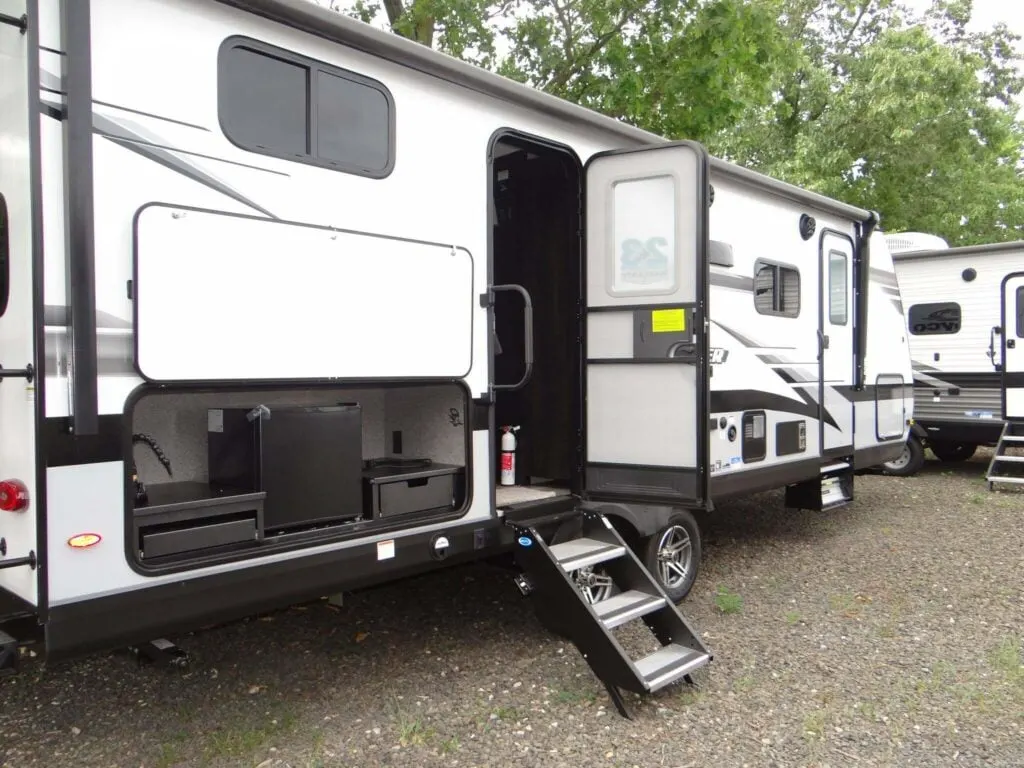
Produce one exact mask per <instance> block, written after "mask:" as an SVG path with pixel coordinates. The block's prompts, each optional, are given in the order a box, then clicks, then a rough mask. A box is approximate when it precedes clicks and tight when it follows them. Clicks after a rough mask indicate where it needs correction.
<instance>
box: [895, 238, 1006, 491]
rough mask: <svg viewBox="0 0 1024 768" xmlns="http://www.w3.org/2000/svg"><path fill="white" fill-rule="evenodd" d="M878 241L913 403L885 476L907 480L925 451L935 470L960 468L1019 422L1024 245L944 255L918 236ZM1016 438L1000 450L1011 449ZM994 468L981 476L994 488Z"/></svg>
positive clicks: (945, 249) (938, 243)
mask: <svg viewBox="0 0 1024 768" xmlns="http://www.w3.org/2000/svg"><path fill="white" fill-rule="evenodd" d="M886 239H887V240H888V243H889V249H890V251H891V252H892V254H893V259H894V261H895V264H896V276H897V279H898V280H899V288H900V294H901V296H902V300H903V305H904V307H905V310H906V318H907V330H908V332H909V334H910V355H911V360H912V364H913V367H914V392H915V398H914V424H913V426H912V431H911V433H910V435H909V437H908V439H907V445H906V447H905V449H904V451H903V453H902V454H901V455H900V456H899V457H897V458H896V459H894V460H892V461H890V462H888V463H886V464H885V465H884V469H885V471H887V472H889V473H890V474H894V475H912V474H915V473H916V472H917V471H918V470H920V469H921V467H922V466H923V464H924V461H925V454H924V451H925V448H930V449H931V451H932V453H934V454H935V456H936V457H937V458H939V459H940V460H942V461H946V462H958V461H966V460H967V459H969V458H971V457H972V456H973V455H974V454H975V452H976V450H977V449H978V447H979V446H997V447H998V446H999V443H1000V437H1001V436H1002V435H1003V434H1004V430H1005V428H1006V422H1007V421H1013V420H1014V419H1017V420H1020V419H1024V352H1018V348H1019V347H1018V345H1019V344H1020V343H1021V342H1019V341H1018V339H1020V338H1022V337H1024V315H1022V312H1024V241H1015V242H1008V243H993V244H988V245H973V246H966V247H960V248H950V247H949V246H948V244H947V243H946V242H945V241H944V240H942V239H941V238H938V237H936V236H934V235H925V234H921V233H913V232H911V233H898V234H896V233H894V234H889V235H886ZM1010 431H1011V432H1012V431H1013V429H1012V428H1011V430H1010ZM1015 436H1016V435H1013V434H1009V435H1007V437H1008V438H1011V439H1009V440H1006V441H1004V442H1008V443H1013V442H1020V441H1014V440H1012V438H1013V437H1015ZM1004 454H1005V451H1004V450H1003V448H1002V447H1000V448H999V450H998V451H997V455H1003V458H999V459H998V460H997V461H996V464H997V465H999V464H1004V465H1009V464H1012V463H1015V462H1013V461H1012V459H1013V458H1014V457H1013V456H1012V455H1004ZM995 469H997V470H1000V471H995V472H994V471H992V470H993V468H990V471H989V472H988V476H989V478H990V479H993V478H994V479H996V480H998V479H999V478H998V477H996V476H997V475H1000V474H1004V473H1003V472H1002V471H1001V470H1002V469H1003V467H996V468H995ZM1010 482H1012V479H1011V480H1010Z"/></svg>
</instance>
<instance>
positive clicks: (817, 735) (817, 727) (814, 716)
mask: <svg viewBox="0 0 1024 768" xmlns="http://www.w3.org/2000/svg"><path fill="white" fill-rule="evenodd" d="M826 718H827V715H826V713H825V710H823V709H816V710H814V711H813V712H811V713H810V714H808V715H807V716H806V717H804V737H805V738H806V739H807V740H808V741H820V740H821V739H823V738H825V720H826Z"/></svg>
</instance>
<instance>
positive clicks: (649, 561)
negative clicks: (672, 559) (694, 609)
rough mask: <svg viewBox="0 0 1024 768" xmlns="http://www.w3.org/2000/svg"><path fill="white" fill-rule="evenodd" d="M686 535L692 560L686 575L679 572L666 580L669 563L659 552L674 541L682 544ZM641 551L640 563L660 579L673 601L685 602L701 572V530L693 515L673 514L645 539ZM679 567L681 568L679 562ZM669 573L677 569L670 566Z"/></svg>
mask: <svg viewBox="0 0 1024 768" xmlns="http://www.w3.org/2000/svg"><path fill="white" fill-rule="evenodd" d="M682 533H685V534H686V538H688V540H689V558H688V561H687V562H686V564H685V566H684V570H685V574H684V575H681V574H678V573H675V577H676V578H673V579H671V580H669V581H666V573H665V569H663V568H662V567H661V566H662V564H663V563H666V560H665V559H663V558H661V557H660V556H659V552H660V551H661V550H662V547H663V544H670V540H674V541H679V540H680V537H681V534H682ZM638 549H639V551H638V552H637V556H638V557H639V558H640V561H641V562H642V563H643V564H644V566H645V567H646V568H647V570H648V571H650V573H651V575H652V576H654V578H655V579H656V580H657V582H658V585H659V586H660V587H661V588H662V590H664V592H665V594H666V595H667V596H668V598H669V600H671V601H672V602H673V603H679V602H682V601H683V600H684V599H685V598H686V596H687V595H688V594H689V593H690V589H691V588H692V587H693V583H694V581H696V579H697V573H698V572H699V571H700V561H701V546H700V528H699V527H698V526H697V520H696V519H695V518H694V516H693V514H692V513H690V512H689V511H687V510H682V509H681V510H677V511H675V512H673V513H672V516H671V517H669V519H668V522H667V523H666V524H665V525H664V526H662V527H661V528H660V529H659V530H658V531H656V532H655V533H654V535H652V536H648V537H646V538H644V539H641V541H640V546H639V547H638ZM666 564H667V563H666ZM676 565H677V566H678V565H680V563H679V562H678V560H676ZM667 570H668V573H670V574H671V573H672V572H673V571H674V570H675V569H673V568H672V567H671V566H668V568H667Z"/></svg>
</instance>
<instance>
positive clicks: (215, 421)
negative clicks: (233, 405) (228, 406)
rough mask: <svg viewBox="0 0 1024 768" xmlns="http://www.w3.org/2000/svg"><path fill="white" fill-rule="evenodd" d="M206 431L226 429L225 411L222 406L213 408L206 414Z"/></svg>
mask: <svg viewBox="0 0 1024 768" xmlns="http://www.w3.org/2000/svg"><path fill="white" fill-rule="evenodd" d="M206 431H207V432H223V431H224V411H222V410H221V409H220V408H211V409H210V410H209V411H207V414H206Z"/></svg>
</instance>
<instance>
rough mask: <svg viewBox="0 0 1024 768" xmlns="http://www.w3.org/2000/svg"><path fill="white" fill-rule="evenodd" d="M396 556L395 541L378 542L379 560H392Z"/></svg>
mask: <svg viewBox="0 0 1024 768" xmlns="http://www.w3.org/2000/svg"><path fill="white" fill-rule="evenodd" d="M394 556H395V540H394V539H388V540H387V541H378V542H377V559H378V560H390V559H391V558H392V557H394Z"/></svg>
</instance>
